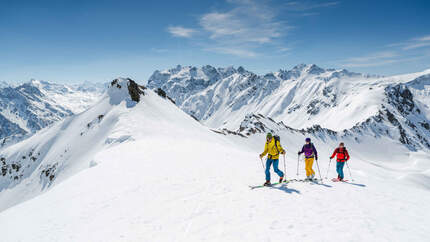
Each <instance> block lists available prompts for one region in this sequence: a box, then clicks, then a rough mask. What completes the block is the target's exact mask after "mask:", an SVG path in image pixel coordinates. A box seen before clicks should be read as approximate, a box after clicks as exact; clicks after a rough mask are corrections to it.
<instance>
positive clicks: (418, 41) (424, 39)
mask: <svg viewBox="0 0 430 242" xmlns="http://www.w3.org/2000/svg"><path fill="white" fill-rule="evenodd" d="M427 46H430V35H426V36H421V37H417V38H411V39H409V40H407V41H405V42H400V43H392V44H389V45H387V47H401V48H402V50H413V49H418V48H422V47H427Z"/></svg>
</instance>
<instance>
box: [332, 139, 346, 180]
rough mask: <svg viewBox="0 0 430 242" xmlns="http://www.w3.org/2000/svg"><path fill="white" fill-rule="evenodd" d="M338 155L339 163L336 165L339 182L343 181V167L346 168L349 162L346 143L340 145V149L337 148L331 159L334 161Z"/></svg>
mask: <svg viewBox="0 0 430 242" xmlns="http://www.w3.org/2000/svg"><path fill="white" fill-rule="evenodd" d="M336 155H337V163H336V171H337V174H338V175H337V180H338V181H343V178H344V175H343V167H344V166H345V162H347V161H348V160H349V154H348V151H347V150H346V148H345V145H344V143H343V142H342V143H340V144H339V147H337V148H336V149H335V150H334V152H333V154H332V155H331V157H330V159H333V158H334V157H335V156H336Z"/></svg>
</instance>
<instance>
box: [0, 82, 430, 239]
mask: <svg viewBox="0 0 430 242" xmlns="http://www.w3.org/2000/svg"><path fill="white" fill-rule="evenodd" d="M419 83H422V82H419ZM405 85H406V84H405ZM410 85H412V84H410ZM415 87H416V90H421V89H419V87H420V85H419V84H418V85H415ZM397 90H398V91H399V93H400V95H397V93H396V92H397ZM405 90H406V89H405V87H403V86H402V85H400V86H399V87H397V86H393V89H389V90H387V92H388V93H393V95H394V96H397V97H398V98H392V99H389V100H390V102H393V103H394V104H393V105H394V106H395V105H397V104H396V103H407V105H406V106H401V107H402V109H401V110H397V111H396V112H399V113H400V112H403V114H402V115H407V112H412V111H414V112H417V111H416V110H415V108H416V107H412V106H411V105H410V100H411V99H410V95H409V94H408V93H407V91H405ZM384 92H385V89H384ZM411 92H412V91H411ZM417 95H418V94H417ZM423 95H424V94H423ZM387 102H388V101H387ZM399 107H400V106H399ZM405 107H407V108H405ZM418 108H420V109H422V107H421V106H420V107H418ZM390 110H391V107H390ZM411 110H412V111H411ZM394 111H395V110H391V111H390V112H391V113H392V114H393V115H394V116H395V117H396V120H398V121H399V123H401V122H403V120H402V116H401V115H399V113H394ZM421 113H424V112H423V111H421ZM423 115H424V114H423ZM382 116H384V115H382ZM417 121H419V120H417ZM369 122H370V123H371V122H376V120H375V121H372V120H371V121H369ZM381 122H382V123H385V122H390V121H389V120H383V121H381ZM393 122H394V121H393ZM366 123H367V122H365V123H364V124H366ZM364 124H363V125H364ZM384 125H385V124H384ZM370 127H373V125H371V126H370ZM267 130H274V131H276V133H277V134H279V135H280V137H281V143H282V145H283V146H284V148H285V149H286V151H287V155H286V159H285V160H286V163H285V166H284V164H283V159H281V164H280V168H281V169H282V170H286V177H287V178H288V179H290V178H296V177H297V176H298V177H299V178H303V177H304V174H303V173H304V164H303V161H302V160H298V159H297V151H298V150H299V149H300V148H301V146H302V145H303V142H304V139H305V137H311V138H312V140H313V143H314V144H315V146H316V147H317V149H318V153H319V157H320V159H319V163H318V166H317V165H314V169H315V170H316V171H317V174H318V175H321V176H322V177H324V176H325V175H326V174H327V173H326V172H328V176H329V177H333V176H335V171H334V166H335V165H334V164H333V162H332V163H331V167H329V166H330V165H329V159H328V157H329V155H330V154H331V152H332V151H333V149H334V148H335V147H336V145H337V144H338V142H340V141H344V142H345V143H346V144H347V147H348V150H349V152H350V154H351V157H352V158H351V160H350V162H349V163H348V164H349V166H350V167H351V172H352V174H353V178H354V181H352V176H351V175H350V173H348V170H347V169H345V172H346V174H347V178H348V179H350V181H351V182H349V183H333V182H329V180H324V183H318V184H316V183H302V182H291V183H289V184H284V185H278V186H273V187H271V188H262V189H260V190H258V189H255V190H250V189H249V187H248V186H249V185H256V184H261V183H262V182H263V181H264V172H263V169H262V163H261V161H260V159H259V158H258V154H259V153H260V152H261V151H262V150H263V147H264V142H265V137H264V135H265V134H264V133H263V131H265V132H266V131H267ZM363 130H365V129H364V128H359V129H358V131H357V133H356V134H358V132H359V131H360V132H363ZM215 131H216V132H213V131H212V130H210V129H209V128H208V127H205V126H204V125H202V124H201V123H199V122H197V121H195V120H194V119H193V118H191V117H190V116H189V115H187V114H186V113H185V112H183V111H182V110H180V109H179V108H178V107H177V106H175V105H174V104H173V103H172V102H171V101H170V100H169V99H168V98H167V97H165V98H164V95H163V93H162V92H158V94H157V93H156V92H153V91H152V90H150V89H145V87H143V86H139V85H138V84H136V83H135V82H133V81H132V80H130V79H117V80H114V81H113V82H112V83H111V84H110V87H109V89H108V92H107V93H106V94H105V95H104V96H103V98H102V99H101V100H100V101H99V102H98V103H96V104H95V105H93V106H92V107H91V108H90V109H88V110H87V111H85V112H82V113H80V114H77V115H72V116H71V117H67V118H66V119H65V120H63V121H60V122H58V123H56V124H54V125H53V126H51V127H48V128H45V129H42V130H41V131H39V132H37V133H36V134H35V135H33V136H32V137H30V138H29V139H26V140H24V141H22V142H20V143H18V144H15V145H12V146H9V147H7V148H6V149H5V150H4V151H2V153H1V157H0V161H1V162H2V176H0V184H1V189H2V190H1V191H0V208H1V209H0V210H1V212H0V228H2V234H1V238H2V239H1V240H2V241H6V242H9V241H32V242H37V241H43V242H46V241H91V242H97V241H103V242H106V241H269V240H270V241H282V240H291V241H333V239H335V240H342V241H405V240H408V241H424V240H426V239H427V238H428V231H429V230H428V228H427V227H428V226H427V225H428V224H429V223H430V216H428V214H427V213H426V212H425V211H428V210H429V209H430V196H429V189H430V187H429V185H428V184H429V182H428V181H429V180H430V178H429V174H430V173H429V171H430V164H429V163H428V160H429V159H430V155H429V153H428V152H427V151H423V150H421V151H411V150H410V149H407V147H406V146H404V145H403V144H401V143H399V142H393V139H392V138H391V137H389V136H388V135H384V136H381V137H375V135H374V132H373V130H370V128H369V130H368V132H363V133H361V134H360V135H356V134H354V135H348V134H347V133H340V132H335V131H330V130H328V129H326V128H321V127H319V126H314V127H312V128H309V129H306V130H297V129H294V128H289V127H288V126H287V125H285V124H283V123H281V122H276V121H274V120H273V119H271V118H270V117H265V116H264V115H263V114H261V115H247V116H245V119H244V120H242V122H240V125H239V129H238V130H235V131H234V132H235V133H236V134H241V135H234V134H232V133H229V132H228V131H227V130H221V131H219V130H215ZM223 131H224V132H225V133H224V134H228V135H223V134H219V133H220V132H221V133H223ZM348 132H352V131H348ZM250 134H252V135H250ZM243 136H245V137H246V138H244V137H243ZM356 138H358V140H356ZM349 166H348V167H349ZM329 168H330V169H329ZM296 172H298V173H299V174H298V175H296ZM272 174H273V173H272ZM277 178H278V177H277V176H273V179H272V180H276V179H277ZM41 193H43V194H41ZM30 198H32V199H30ZM24 200H27V201H26V202H23V203H20V202H21V201H24ZM11 206H12V207H11ZM5 208H8V209H6V210H4V209H5ZM405 223H407V225H408V229H405ZM339 231H347V232H339Z"/></svg>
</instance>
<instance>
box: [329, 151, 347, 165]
mask: <svg viewBox="0 0 430 242" xmlns="http://www.w3.org/2000/svg"><path fill="white" fill-rule="evenodd" d="M335 155H337V161H339V162H345V161H348V160H349V154H348V151H347V150H346V148H336V149H335V150H334V152H333V154H332V155H331V157H330V159H333V157H334V156H335Z"/></svg>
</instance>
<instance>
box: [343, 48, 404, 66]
mask: <svg viewBox="0 0 430 242" xmlns="http://www.w3.org/2000/svg"><path fill="white" fill-rule="evenodd" d="M398 56H399V55H398V54H397V53H396V52H393V51H385V52H377V53H373V54H369V55H365V56H359V57H353V58H348V59H346V60H344V61H342V66H345V67H369V66H382V65H387V64H391V63H395V62H399V59H397V57H398Z"/></svg>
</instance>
